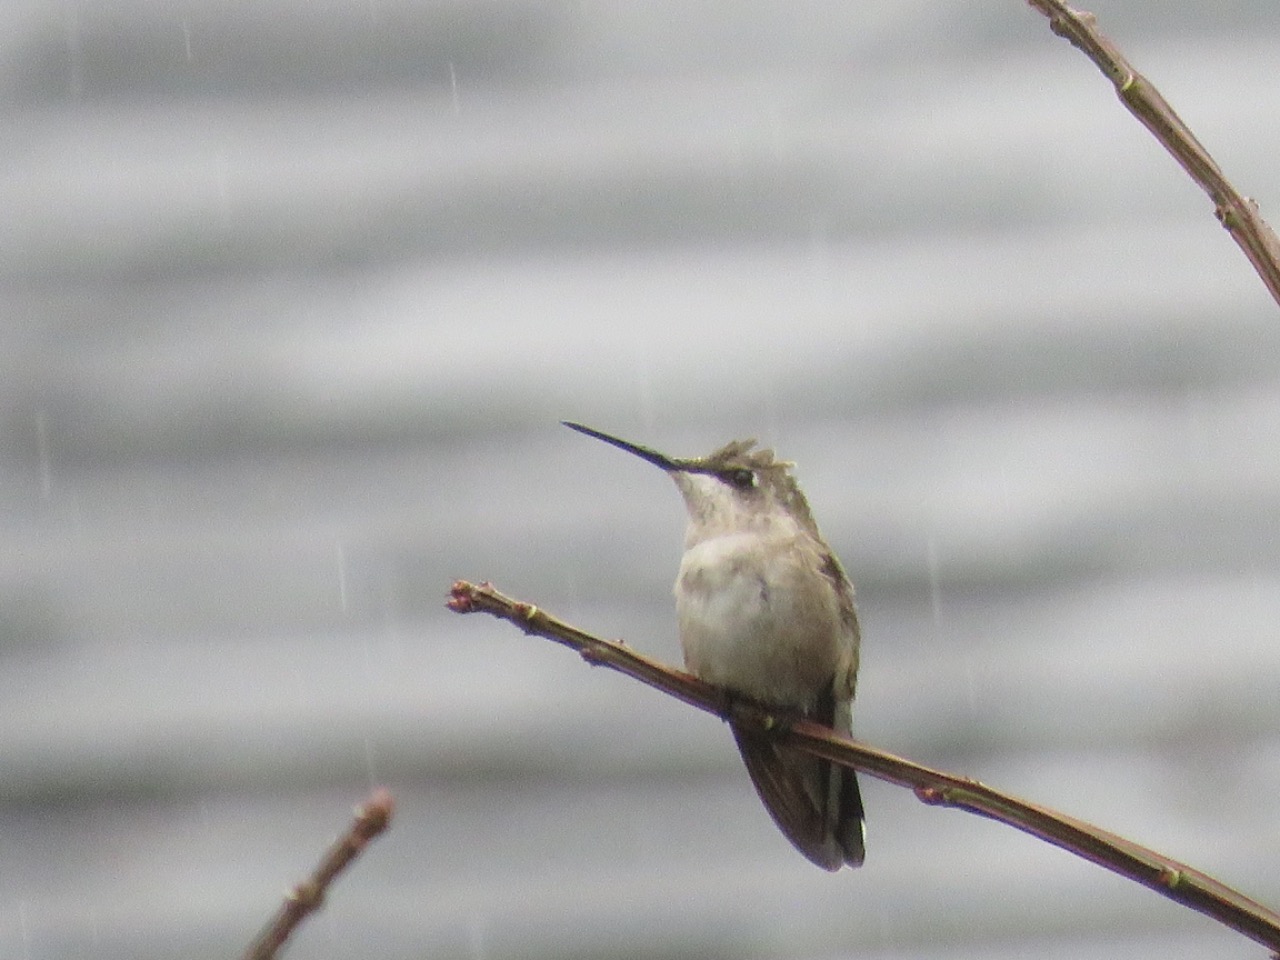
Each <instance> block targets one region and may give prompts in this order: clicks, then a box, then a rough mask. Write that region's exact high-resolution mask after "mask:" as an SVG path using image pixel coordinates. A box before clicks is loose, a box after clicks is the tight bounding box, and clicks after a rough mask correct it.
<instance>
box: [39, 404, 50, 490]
mask: <svg viewBox="0 0 1280 960" xmlns="http://www.w3.org/2000/svg"><path fill="white" fill-rule="evenodd" d="M36 457H37V458H38V460H39V463H40V499H41V500H48V499H49V495H50V493H51V492H52V490H53V473H52V470H51V468H50V465H49V463H50V458H49V421H48V420H47V419H46V418H45V415H44V411H43V410H41V411H39V412H38V413H37V414H36Z"/></svg>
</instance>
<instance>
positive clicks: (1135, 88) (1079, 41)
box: [1027, 0, 1280, 304]
mask: <svg viewBox="0 0 1280 960" xmlns="http://www.w3.org/2000/svg"><path fill="white" fill-rule="evenodd" d="M1027 2H1028V3H1030V4H1031V6H1033V7H1035V8H1036V9H1037V10H1038V11H1040V12H1041V13H1043V14H1044V15H1045V16H1046V17H1048V18H1049V27H1050V29H1052V30H1053V32H1054V33H1056V34H1058V36H1061V37H1066V38H1067V39H1068V40H1070V41H1071V43H1072V45H1073V46H1075V47H1077V48H1079V49H1080V51H1081V52H1083V53H1084V55H1085V56H1087V57H1088V58H1089V59H1090V60H1092V61H1093V62H1094V63H1095V64H1096V65H1097V67H1098V69H1099V70H1101V71H1102V73H1103V75H1104V76H1105V77H1106V78H1107V79H1108V80H1110V81H1111V83H1112V84H1113V85H1114V86H1115V88H1116V93H1117V95H1118V96H1119V97H1120V101H1121V102H1122V103H1123V104H1124V105H1125V107H1126V108H1127V109H1128V110H1129V112H1130V113H1132V114H1133V115H1134V116H1135V117H1137V118H1138V119H1139V120H1140V121H1142V124H1143V125H1144V126H1145V127H1146V128H1147V129H1148V130H1150V131H1151V132H1152V133H1153V134H1154V135H1155V138H1156V139H1157V140H1159V141H1160V143H1161V144H1162V145H1163V146H1164V148H1165V149H1166V150H1167V151H1169V153H1170V154H1172V155H1173V158H1174V159H1175V160H1177V161H1178V163H1180V164H1181V165H1182V169H1184V170H1186V171H1187V173H1188V174H1189V175H1190V177H1191V179H1192V180H1194V181H1195V182H1196V183H1197V184H1199V185H1200V188H1201V189H1202V190H1204V192H1205V193H1207V194H1208V195H1209V199H1211V200H1212V201H1213V207H1214V214H1215V215H1216V216H1217V218H1218V221H1219V222H1220V223H1221V224H1222V225H1223V226H1224V227H1226V229H1227V232H1228V233H1230V234H1231V236H1232V238H1233V239H1234V240H1235V242H1236V244H1237V245H1238V246H1239V247H1240V249H1241V250H1243V251H1244V255H1245V256H1246V257H1248V258H1249V262H1250V263H1252V264H1253V269H1254V270H1256V271H1257V273H1258V276H1259V277H1261V278H1262V282H1263V283H1264V284H1265V285H1266V288H1267V290H1269V291H1270V292H1271V297H1272V299H1274V300H1275V301H1276V302H1277V303H1278V304H1280V239H1277V237H1276V234H1275V232H1274V231H1273V230H1272V229H1271V227H1270V226H1269V225H1268V224H1267V222H1266V221H1265V220H1263V219H1262V214H1261V213H1259V211H1258V205H1257V204H1256V203H1255V202H1254V201H1253V200H1250V199H1248V198H1247V197H1244V196H1242V195H1241V194H1240V192H1239V191H1237V190H1236V188H1235V187H1233V186H1232V185H1231V183H1230V182H1229V181H1228V180H1227V178H1226V177H1225V176H1224V175H1223V173H1222V170H1221V169H1219V167H1218V164H1217V163H1216V162H1214V159H1213V157H1211V156H1209V151H1208V150H1206V149H1205V148H1204V147H1203V146H1202V145H1201V144H1200V141H1199V140H1197V139H1196V138H1195V135H1194V134H1193V133H1192V132H1191V130H1190V128H1188V127H1187V125H1186V124H1185V123H1183V121H1182V118H1181V117H1179V116H1178V114H1177V113H1175V112H1174V109H1173V107H1171V106H1169V103H1168V101H1166V100H1165V98H1164V97H1163V96H1161V94H1160V91H1159V90H1157V89H1156V88H1155V86H1154V85H1153V84H1152V83H1151V81H1150V80H1148V79H1147V78H1146V77H1144V76H1143V75H1142V74H1140V73H1138V71H1137V70H1135V69H1134V68H1133V66H1132V65H1131V64H1130V63H1129V61H1128V60H1127V59H1125V57H1124V55H1123V54H1121V53H1120V50H1119V49H1118V48H1117V47H1116V45H1115V44H1114V43H1112V42H1111V41H1110V40H1108V39H1107V38H1106V37H1105V36H1103V35H1102V33H1100V32H1099V31H1098V26H1097V18H1096V17H1094V15H1093V14H1092V13H1087V12H1085V11H1082V10H1073V9H1072V8H1071V7H1069V6H1067V4H1065V3H1063V2H1062V0H1027Z"/></svg>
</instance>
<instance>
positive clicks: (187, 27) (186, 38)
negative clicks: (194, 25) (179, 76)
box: [182, 17, 191, 63]
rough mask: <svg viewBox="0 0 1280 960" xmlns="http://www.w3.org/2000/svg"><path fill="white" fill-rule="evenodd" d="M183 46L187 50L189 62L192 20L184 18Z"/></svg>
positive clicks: (188, 60) (189, 60)
mask: <svg viewBox="0 0 1280 960" xmlns="http://www.w3.org/2000/svg"><path fill="white" fill-rule="evenodd" d="M182 48H183V50H185V51H186V54H187V62H188V63H190V62H191V21H190V20H188V19H187V18H186V17H183V18H182Z"/></svg>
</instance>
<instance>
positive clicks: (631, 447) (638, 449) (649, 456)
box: [560, 420, 690, 473]
mask: <svg viewBox="0 0 1280 960" xmlns="http://www.w3.org/2000/svg"><path fill="white" fill-rule="evenodd" d="M560 422H561V423H563V424H564V425H565V426H566V427H568V428H569V429H570V430H577V431H578V432H579V433H584V434H586V435H587V436H588V437H595V438H596V439H597V440H603V441H604V442H605V443H607V444H609V445H610V446H613V447H617V448H618V449H619V450H625V451H627V453H634V454H635V455H636V456H637V457H639V458H640V459H641V460H647V461H648V462H649V463H652V464H653V465H654V466H655V467H661V468H662V469H663V470H666V471H667V472H668V473H670V472H671V471H672V470H688V469H689V466H690V464H689V463H688V461H685V460H677V459H676V458H674V457H668V456H667V455H666V454H665V453H659V452H658V451H657V450H653V449H650V448H649V447H642V446H640V444H638V443H631V442H630V441H629V440H621V439H619V438H618V437H613V436H610V435H609V434H607V433H601V432H600V431H599V430H593V429H592V428H591V427H584V426H583V425H582V424H580V423H571V422H570V421H568V420H561V421H560Z"/></svg>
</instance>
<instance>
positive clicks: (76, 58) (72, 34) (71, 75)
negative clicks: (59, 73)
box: [67, 6, 84, 100]
mask: <svg viewBox="0 0 1280 960" xmlns="http://www.w3.org/2000/svg"><path fill="white" fill-rule="evenodd" d="M83 90H84V49H83V44H82V42H81V38H80V17H79V15H78V14H77V13H76V10H75V8H74V7H71V6H68V7H67V93H68V94H69V95H70V96H71V98H72V99H73V100H76V99H79V98H80V94H81V93H82V92H83Z"/></svg>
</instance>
